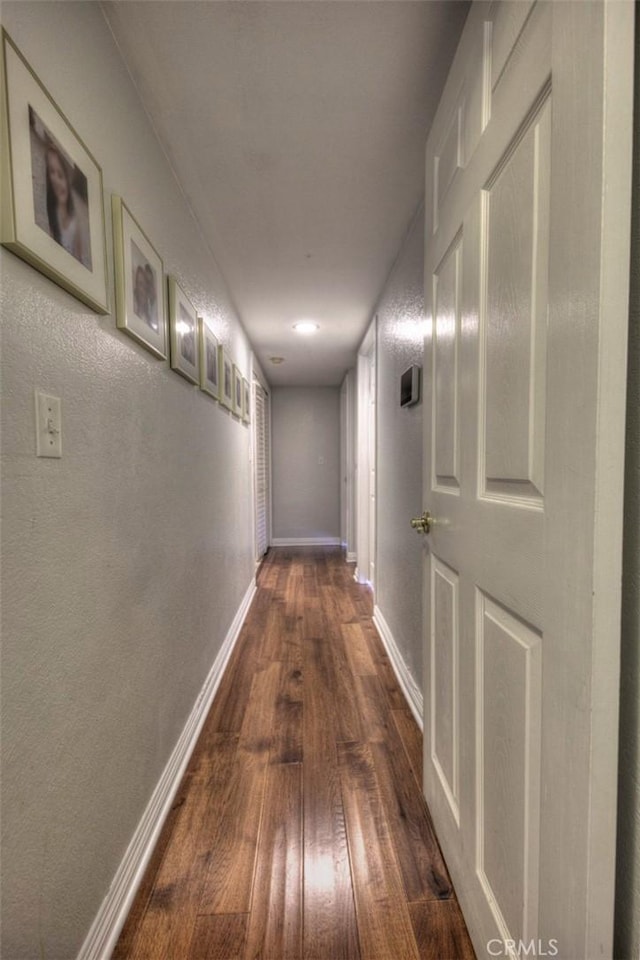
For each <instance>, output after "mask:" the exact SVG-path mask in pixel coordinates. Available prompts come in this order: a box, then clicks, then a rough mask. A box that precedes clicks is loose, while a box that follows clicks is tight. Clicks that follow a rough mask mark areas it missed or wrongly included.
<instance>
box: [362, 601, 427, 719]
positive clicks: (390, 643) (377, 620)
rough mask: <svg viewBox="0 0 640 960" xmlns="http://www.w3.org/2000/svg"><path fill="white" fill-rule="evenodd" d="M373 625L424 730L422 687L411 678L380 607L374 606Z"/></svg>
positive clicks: (412, 710) (411, 707) (413, 712)
mask: <svg viewBox="0 0 640 960" xmlns="http://www.w3.org/2000/svg"><path fill="white" fill-rule="evenodd" d="M373 623H374V625H375V628H376V630H377V631H378V633H379V634H380V639H381V640H382V643H383V646H384V648H385V650H386V651H387V653H388V655H389V660H390V661H391V666H392V667H393V672H394V673H395V675H396V679H397V681H398V683H399V684H400V687H401V689H402V692H403V693H404V696H405V699H406V701H407V703H408V704H409V707H410V709H411V713H412V714H413V716H414V717H415V720H416V723H417V724H418V726H419V727H420V729H421V730H422V729H423V721H422V710H423V696H422V691H421V690H420V687H419V686H418V684H417V683H416V681H415V680H414V679H413V677H412V676H411V673H410V672H409V668H408V667H407V665H406V663H405V662H404V657H403V656H402V654H401V653H400V651H399V650H398V645H397V643H396V641H395V638H394V636H393V634H392V633H391V628H390V627H389V624H388V623H387V621H386V620H385V618H384V616H383V614H382V611H381V610H380V607H378V606H374V608H373Z"/></svg>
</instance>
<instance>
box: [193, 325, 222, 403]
mask: <svg viewBox="0 0 640 960" xmlns="http://www.w3.org/2000/svg"><path fill="white" fill-rule="evenodd" d="M198 327H199V334H200V351H199V352H200V389H201V390H204V392H205V393H208V394H209V396H210V397H213V398H214V399H215V400H217V399H218V397H219V395H220V365H219V362H218V347H219V343H218V340H217V337H216V336H215V334H214V333H213V331H212V330H211V329H210V327H209V326H208V324H207V321H206V320H205V319H204V318H203V317H198Z"/></svg>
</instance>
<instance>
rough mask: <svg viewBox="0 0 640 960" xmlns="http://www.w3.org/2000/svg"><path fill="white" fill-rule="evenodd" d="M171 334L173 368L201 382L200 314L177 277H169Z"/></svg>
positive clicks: (186, 376) (187, 377)
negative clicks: (198, 314)
mask: <svg viewBox="0 0 640 960" xmlns="http://www.w3.org/2000/svg"><path fill="white" fill-rule="evenodd" d="M169 334H170V340H171V369H172V370H175V371H176V373H179V374H180V375H181V376H183V377H185V379H186V380H190V381H191V383H197V384H200V358H199V354H200V351H199V349H198V347H199V343H198V316H197V314H196V309H195V307H194V306H193V304H192V303H191V301H190V300H189V298H188V297H187V295H186V293H185V292H184V290H183V289H182V287H181V286H180V284H179V283H178V281H177V280H176V278H175V277H169Z"/></svg>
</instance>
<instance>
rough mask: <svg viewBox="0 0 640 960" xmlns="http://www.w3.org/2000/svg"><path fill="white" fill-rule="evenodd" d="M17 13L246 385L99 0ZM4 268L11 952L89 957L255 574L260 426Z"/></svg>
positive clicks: (198, 249)
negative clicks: (40, 416)
mask: <svg viewBox="0 0 640 960" xmlns="http://www.w3.org/2000/svg"><path fill="white" fill-rule="evenodd" d="M2 23H3V25H4V26H5V27H6V28H7V30H8V31H9V33H10V34H11V36H12V37H13V39H14V40H15V42H16V43H17V44H18V46H19V47H20V48H21V50H22V52H23V53H24V55H25V56H26V57H27V59H28V60H29V62H30V63H31V65H32V67H33V68H34V69H35V71H36V72H37V73H38V75H39V76H40V78H41V80H42V81H43V83H44V84H45V85H46V86H47V88H48V90H49V91H50V93H51V94H52V96H53V97H54V98H55V99H56V100H57V101H58V103H59V104H60V106H61V107H62V108H63V109H64V111H65V113H66V115H67V116H68V117H69V119H70V120H71V122H72V123H73V125H74V126H75V127H76V129H77V130H78V132H79V134H80V135H81V136H82V137H83V139H84V140H85V142H86V143H87V145H88V146H89V148H90V149H91V151H92V152H93V154H94V155H95V157H96V159H97V160H98V162H99V163H100V164H101V165H102V168H103V176H104V186H105V198H106V200H107V203H106V209H107V215H108V220H107V241H108V242H107V245H108V249H109V250H111V239H110V237H111V223H110V214H109V210H110V208H109V204H108V197H109V195H110V194H111V193H112V192H116V193H119V194H121V195H122V196H124V198H125V199H126V201H127V203H128V205H129V206H130V208H131V210H132V211H133V212H134V214H135V215H136V217H137V218H138V220H139V221H140V223H141V224H142V225H143V226H144V228H145V229H146V231H147V232H148V234H149V236H150V238H151V239H152V241H153V242H154V243H155V245H156V247H157V249H158V250H159V252H160V254H161V255H162V256H163V258H164V264H165V270H166V271H167V272H171V273H173V274H175V275H176V276H177V277H178V279H179V280H180V281H181V282H182V284H183V286H184V288H185V291H186V292H187V293H188V294H189V295H190V296H191V298H192V300H193V303H194V304H195V305H196V306H197V308H198V309H199V311H200V312H202V313H203V314H204V315H206V316H208V317H209V318H210V319H211V321H212V322H213V325H214V327H215V329H216V330H217V331H218V333H219V334H220V337H221V339H222V340H223V342H224V343H225V345H226V346H227V347H228V349H229V351H230V352H231V354H232V355H233V357H234V359H235V361H236V362H237V363H238V365H239V366H240V368H241V370H242V372H243V373H244V374H245V375H248V373H249V349H248V344H247V341H246V338H245V336H244V334H243V332H242V330H241V328H240V326H239V324H238V322H237V320H236V318H235V315H234V312H233V309H232V307H231V305H230V302H229V298H228V296H227V293H226V288H225V285H224V282H223V280H222V277H221V276H220V273H219V271H218V269H217V267H216V264H215V262H214V261H213V259H212V258H211V256H210V254H209V253H208V251H207V249H206V248H205V246H204V244H203V243H202V241H201V238H200V236H199V234H198V230H197V227H196V225H195V222H194V221H193V219H192V217H191V215H190V213H189V211H188V209H187V208H186V206H185V203H184V200H183V197H182V195H181V193H180V190H179V189H178V186H177V184H176V182H175V180H174V177H173V175H172V173H171V171H170V169H169V167H168V165H167V163H166V161H165V159H164V156H163V154H162V153H161V151H160V149H159V146H158V143H157V141H156V139H155V137H154V134H153V132H152V130H151V128H150V126H149V123H148V121H147V119H146V115H145V114H144V112H143V110H142V108H141V106H140V103H139V101H138V99H137V96H136V93H135V91H134V89H133V86H132V84H131V82H130V79H129V76H128V74H127V72H126V70H125V69H124V66H123V64H122V62H121V60H120V57H119V54H118V51H117V49H116V47H115V45H114V42H113V39H112V36H111V34H110V31H109V29H108V27H107V25H106V23H105V21H104V19H103V16H102V13H101V9H100V6H99V4H97V3H70V4H64V3H62V4H58V3H55V2H54V3H40V4H33V3H3V6H2ZM0 257H1V259H0V266H1V268H2V326H3V329H2V361H3V368H2V386H3V397H2V402H3V408H2V416H3V420H2V453H3V464H4V475H3V481H2V577H3V579H2V633H3V645H2V711H3V714H2V776H1V788H2V870H1V881H2V948H1V951H0V952H1V954H2V956H3V957H6V958H7V960H36V958H47V960H71V958H72V957H74V956H75V955H76V953H77V951H78V949H79V948H80V946H81V944H82V942H83V940H84V938H85V935H86V933H87V931H88V928H89V926H90V924H91V922H92V921H93V918H94V916H95V914H96V912H97V910H98V908H99V906H100V904H101V902H102V899H103V897H104V896H105V895H106V893H107V891H108V888H109V885H110V883H111V880H112V879H113V876H114V874H115V871H116V869H117V867H118V865H119V863H120V860H121V858H122V856H123V854H124V851H125V849H126V847H127V845H128V843H129V840H130V839H131V837H132V834H133V832H134V830H135V828H136V826H137V824H138V822H139V819H140V817H141V815H142V812H143V810H144V808H145V806H146V804H147V801H148V800H149V797H150V795H151V793H152V791H153V789H154V787H155V785H156V783H157V781H158V779H159V777H160V774H161V772H162V770H163V768H164V766H165V764H166V762H167V759H168V757H169V755H170V753H171V751H172V749H173V747H174V745H175V743H176V741H177V739H178V736H179V734H180V732H181V730H182V728H183V725H184V723H185V720H186V718H187V716H188V715H189V713H190V711H191V709H192V707H193V705H194V702H195V700H196V697H197V695H198V692H199V690H200V689H201V686H202V684H203V682H204V679H205V677H206V675H207V673H208V671H209V669H210V667H211V666H212V664H213V662H214V660H215V657H216V654H217V653H218V650H219V648H220V646H221V643H222V641H223V639H224V637H225V635H226V632H227V630H228V628H229V626H230V624H231V621H232V619H233V617H234V614H235V612H236V610H237V608H238V605H239V603H240V601H241V599H242V597H243V595H244V594H245V591H246V590H247V588H248V586H249V583H250V581H251V578H252V575H253V558H252V553H253V549H252V535H251V529H250V517H251V502H250V476H249V431H248V429H247V428H246V427H245V426H243V425H241V424H239V423H238V422H237V421H236V420H234V419H232V418H231V416H230V415H228V414H227V413H225V412H224V411H223V410H222V409H221V408H218V407H217V405H216V404H215V403H213V402H212V401H211V400H210V399H209V398H207V397H206V396H205V395H204V394H202V393H200V392H199V391H198V390H197V388H195V387H193V386H191V385H190V384H188V383H187V382H186V380H183V379H182V378H180V377H179V376H177V375H176V374H175V373H173V372H171V371H170V370H169V368H168V364H167V362H160V361H158V360H156V359H154V358H153V357H152V355H151V354H150V353H147V352H146V351H145V350H143V349H142V348H140V347H138V346H137V345H136V344H135V343H134V341H133V340H131V339H130V338H128V337H127V336H125V335H124V334H123V333H121V332H120V331H117V330H116V328H115V322H114V318H113V317H112V316H106V317H99V316H97V315H96V314H95V313H92V312H91V311H90V310H89V309H87V308H86V307H84V306H83V305H82V304H80V303H79V302H78V301H77V300H75V299H73V298H72V297H71V296H70V295H68V294H67V293H65V292H64V291H63V290H61V289H60V288H59V287H57V286H56V285H55V284H53V283H52V282H50V281H49V280H47V279H46V278H45V277H43V276H42V275H41V274H39V273H38V272H37V271H35V270H33V269H32V268H31V267H29V266H27V265H26V264H25V263H23V262H22V261H21V260H19V259H17V258H16V257H14V256H13V255H12V254H10V253H8V252H7V251H5V250H2V251H1V253H0ZM109 276H110V278H111V279H112V277H113V263H112V259H111V257H110V262H109ZM36 388H37V389H40V390H43V391H44V392H47V393H52V394H54V395H57V396H59V397H61V399H62V418H63V423H62V430H63V451H64V457H63V459H62V460H42V459H36V457H35V430H34V422H33V421H34V412H33V411H34V399H33V392H34V389H36Z"/></svg>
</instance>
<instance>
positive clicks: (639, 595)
mask: <svg viewBox="0 0 640 960" xmlns="http://www.w3.org/2000/svg"><path fill="white" fill-rule="evenodd" d="M637 9H638V8H637ZM639 12H640V11H639ZM634 126H635V134H634V164H633V202H632V225H631V229H632V244H631V295H630V310H629V367H628V393H627V442H626V462H625V505H624V555H623V584H622V650H621V683H620V755H619V756H620V760H619V764H620V765H619V770H620V773H619V797H618V860H617V878H616V914H615V938H614V956H615V957H616V960H632V958H637V957H638V956H640V726H639V724H640V30H639V29H638V28H637V29H636V83H635V118H634Z"/></svg>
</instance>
